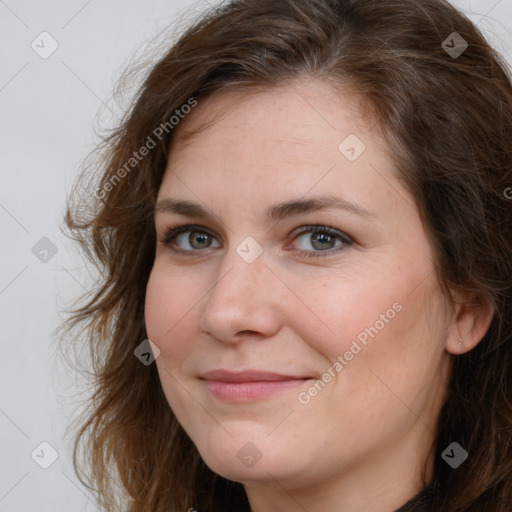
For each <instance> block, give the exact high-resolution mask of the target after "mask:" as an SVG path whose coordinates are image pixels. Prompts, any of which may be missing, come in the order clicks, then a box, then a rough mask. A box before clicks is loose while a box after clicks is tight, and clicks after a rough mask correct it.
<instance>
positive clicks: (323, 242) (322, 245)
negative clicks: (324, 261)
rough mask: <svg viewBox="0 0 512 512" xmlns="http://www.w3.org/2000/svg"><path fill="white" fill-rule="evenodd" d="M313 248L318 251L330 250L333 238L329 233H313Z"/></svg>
mask: <svg viewBox="0 0 512 512" xmlns="http://www.w3.org/2000/svg"><path fill="white" fill-rule="evenodd" d="M313 247H315V248H316V249H330V248H331V247H332V237H331V235H329V234H327V233H313Z"/></svg>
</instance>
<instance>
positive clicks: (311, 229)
mask: <svg viewBox="0 0 512 512" xmlns="http://www.w3.org/2000/svg"><path fill="white" fill-rule="evenodd" d="M192 231H195V232H199V233H201V234H207V235H209V236H212V237H214V238H215V235H214V234H213V233H211V232H210V231H209V230H207V229H206V228H204V227H202V226H197V225H178V226H174V227H170V228H168V229H167V230H166V231H165V233H164V237H163V240H161V243H163V244H164V245H166V246H169V247H170V246H171V244H172V242H173V241H174V239H175V238H176V237H177V236H178V235H179V234H181V233H187V232H192ZM307 233H311V234H312V233H327V234H329V235H332V236H334V237H336V238H338V240H340V241H341V242H343V245H341V246H338V247H337V248H335V249H330V250H326V251H305V250H298V251H296V252H298V253H299V254H301V255H302V256H305V257H307V258H322V257H327V256H330V255H332V254H334V253H338V252H340V251H342V250H344V249H345V248H347V247H348V246H350V245H352V244H353V242H354V240H353V239H352V238H351V237H350V236H348V235H347V234H346V233H343V232H342V231H338V230H337V229H333V228H330V227H328V226H322V225H319V224H315V225H309V226H303V227H302V228H301V229H300V230H294V231H293V232H292V235H293V236H294V238H293V239H292V242H293V241H294V240H295V239H296V238H298V237H299V236H301V235H304V234H307ZM290 243H291V242H290ZM288 245H289V244H288ZM172 250H173V251H174V252H176V253H180V254H186V255H188V256H196V255H197V254H194V253H199V252H200V251H201V250H200V249H196V250H183V249H176V248H174V247H172Z"/></svg>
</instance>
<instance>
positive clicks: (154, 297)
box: [144, 267, 199, 359]
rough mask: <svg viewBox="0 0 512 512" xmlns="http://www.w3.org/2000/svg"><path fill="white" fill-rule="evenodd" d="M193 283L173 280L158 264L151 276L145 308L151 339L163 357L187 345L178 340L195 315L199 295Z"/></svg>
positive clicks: (174, 353)
mask: <svg viewBox="0 0 512 512" xmlns="http://www.w3.org/2000/svg"><path fill="white" fill-rule="evenodd" d="M192 284H193V283H191V282H190V280H188V279H187V281H186V283H185V282H182V283H180V282H179V280H177V279H176V278H172V279H171V278H169V276H168V274H167V273H166V272H165V271H163V270H161V269H160V268H158V267H155V268H154V269H153V271H152V272H151V275H150V277H149V280H148V284H147V287H146V301H145V310H144V315H145V322H146V331H147V334H148V338H149V339H150V340H151V341H153V342H154V343H155V344H156V345H157V346H158V348H159V349H160V351H161V355H162V356H164V357H163V359H165V356H166V355H169V353H171V352H172V355H173V356H176V355H178V354H177V352H179V351H180V349H181V347H182V346H186V345H187V344H186V343H178V342H177V340H184V339H185V338H186V332H187V331H188V330H189V329H190V328H191V322H192V321H193V318H194V313H195V310H194V307H193V306H194V304H196V303H197V298H196V294H194V289H193V286H192ZM198 306H199V304H197V305H196V307H198ZM159 359H160V358H159Z"/></svg>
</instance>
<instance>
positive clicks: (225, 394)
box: [205, 379, 309, 402]
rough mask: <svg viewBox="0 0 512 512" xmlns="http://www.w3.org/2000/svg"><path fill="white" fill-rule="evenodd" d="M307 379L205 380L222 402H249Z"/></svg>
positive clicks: (213, 393) (276, 392) (274, 393)
mask: <svg viewBox="0 0 512 512" xmlns="http://www.w3.org/2000/svg"><path fill="white" fill-rule="evenodd" d="M307 380H309V379H294V380H259V381H254V382H221V381H217V380H206V381H205V384H206V387H207V388H208V391H210V393H211V394H212V395H213V396H214V397H216V398H218V399H219V400H223V401H224V402H251V401H253V400H258V399H260V398H267V397H269V396H272V395H276V394H278V393H281V392H282V391H286V390H288V389H292V388H295V387H297V386H299V385H300V384H303V383H304V382H306V381H307Z"/></svg>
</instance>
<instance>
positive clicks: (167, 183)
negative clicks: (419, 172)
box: [145, 79, 492, 512]
mask: <svg viewBox="0 0 512 512" xmlns="http://www.w3.org/2000/svg"><path fill="white" fill-rule="evenodd" d="M199 128H201V130H198V129H199ZM349 134H356V135H357V137H358V138H359V139H360V140H361V141H363V142H364V144H365V146H366V149H365V150H364V152H363V153H362V154H361V155H360V156H359V157H358V158H357V159H356V160H355V161H352V162H351V161H349V160H348V159H347V158H346V157H345V156H344V154H342V153H341V152H340V150H339V149H338V146H339V144H340V143H341V142H342V141H343V140H344V139H345V138H346V137H347V136H348V135H349ZM386 150H387V148H386V145H385V143H384V141H383V140H382V139H381V138H380V136H379V133H378V132H377V131H376V129H375V127H373V128H372V126H371V124H370V123H368V122H367V121H366V120H365V119H364V118H363V117H362V115H361V111H360V109H359V108H358V103H357V99H356V98H355V97H354V96H353V95H348V94H346V95H342V94H340V92H339V91H338V92H335V91H334V90H333V89H332V88H331V87H330V86H329V85H327V84H326V83H323V82H321V81H319V80H315V79H311V80H307V81H302V82H296V83H293V84H288V85H284V86H282V87H279V88H273V89H269V90H264V91H259V92H252V93H245V94H239V93H235V92H233V91H224V92H221V93H217V94H216V95H214V96H213V97H210V98H209V99H207V100H205V101H203V102H200V103H199V105H198V106H197V107H196V108H195V109H194V111H193V112H192V113H191V114H190V115H189V116H188V117H187V118H186V119H185V120H184V121H182V123H181V125H180V126H179V127H178V131H177V132H176V138H175V139H174V141H173V146H172V148H171V153H170V158H169V161H168V165H167V169H166V171H165V175H164V178H163V181H162V185H161V188H160V190H159V193H158V201H161V200H163V199H166V198H172V199H176V200H189V201H193V202H196V203H199V204H200V205H202V206H203V207H205V208H207V209H208V210H209V212H210V216H209V218H207V219H198V218H196V217H189V216H186V215H181V214H177V213H168V212H163V211H160V212H158V213H157V214H156V216H155V225H156V231H157V237H158V242H157V251H156V257H155V262H154V267H153V269H152V272H151V276H150V279H149V282H148V285H147V295H146V313H145V314H146V326H147V332H148V337H149V338H150V339H151V340H152V341H153V343H154V344H155V345H156V346H157V347H158V348H159V350H160V355H159V357H158V358H157V359H156V365H157V368H158V372H159V376H160V379H161V383H162V387H163V390H164V393H165V396H166V398H167V400H168V402H169V405H170V407H171V408H172V410H173V411H174V413H175V415H176V417H177V419H178V421H179V422H180V424H181V425H182V426H183V428H184V429H185V430H186V432H187V433H188V435H189V436H190V437H191V439H192V440H193V442H194V443H195V445H196V446H197V448H198V450H199V452H200V454H201V456H202V457H203V459H204V460H205V462H206V464H208V466H209V467H210V468H211V469H212V470H213V471H215V472H217V473H219V474H220V475H223V476H225V477H227V478H230V479H232V480H235V481H238V482H242V483H243V484H244V486H245V489H246V492H247V495H248V497H249V501H250V504H251V509H252V511H253V512H264V511H265V512H268V511H272V512H277V511H283V512H284V511H286V512H290V511H292V512H293V511H304V510H308V511H315V512H323V511H327V510H342V511H343V512H356V511H361V510H365V511H368V512H372V511H375V512H377V511H379V512H383V511H392V510H394V509H395V508H398V507H399V506H401V505H402V504H403V503H405V502H406V501H407V500H408V499H410V498H412V497H413V496H415V495H416V494H417V493H418V492H419V491H420V490H421V489H422V480H421V471H422V467H423V465H424V463H425V461H427V464H426V466H427V475H426V476H427V480H428V481H429V480H430V479H431V477H432V459H431V458H430V457H428V451H429V448H430V445H431V443H432V441H433V439H434V436H435V425H436V419H437V417H438V414H439V410H440V407H441V405H442V401H443V397H444V394H445V389H446V386H447V383H448V379H449V376H450V370H451V362H452V361H451V360H452V357H453V356H452V355H451V354H459V353H461V352H463V351H465V350H470V349H471V348H473V347H474V346H475V345H476V344H477V343H478V341H479V340H480V339H481V338H482V337H483V335H484V334H485V331H486V330H487V328H488V325H489V322H490V319H491V316H492V315H491V313H490V312H489V311H485V310H483V309H482V308H475V307H473V308H471V307H466V306H464V305H463V304H462V302H463V301H464V300H465V298H466V297H462V296H461V297H459V298H460V304H458V305H457V306H456V307H455V310H454V311H453V312H452V310H451V309H450V308H449V303H448V301H447V299H446V298H445V296H444V295H443V293H442V291H441V289H440V286H439V284H438V281H437V278H436V274H435V272H434V259H433V252H432V248H431V246H430V244H429V242H428V239H427V236H426V234H425V230H424V227H423V225H422V222H421V220H420V217H419V214H418V209H417V207H416V206H415V202H414V199H413V197H412V196H411V194H410V193H409V191H408V190H406V189H405V188H404V186H403V185H402V184H401V182H399V181H398V179H397V177H396V176H395V174H394V164H393V161H392V159H391V156H390V154H389V153H388V152H387V151H386ZM326 194H330V195H336V196H337V197H343V198H344V199H347V200H349V201H351V202H353V203H357V204H358V205H360V206H363V207H364V208H366V209H367V210H370V211H371V212H372V215H373V216H372V217H371V218H366V217H363V216H360V215H356V214H354V213H351V212H348V211H345V210H342V209H335V208H330V209H319V210H317V211H313V212H308V213H301V214H296V215H294V216H291V217H288V218H285V219H282V220H279V221H278V222H275V221H274V222H272V221H269V220H267V219H266V218H265V214H266V211H267V209H268V208H269V207H270V206H271V205H274V204H276V203H281V202H285V201H290V200H294V199H308V198H312V197H314V196H320V195H326ZM175 224H179V225H200V226H202V227H204V228H205V229H206V230H208V231H209V232H211V233H212V235H213V236H212V237H211V238H208V237H206V240H207V241H208V240H211V242H209V243H211V245H210V247H209V248H198V249H197V248H196V249H194V246H191V245H190V241H189V233H186V234H184V235H181V236H179V237H178V238H177V239H175V240H174V245H173V244H171V245H165V244H164V243H163V240H164V237H165V232H166V229H168V228H169V227H172V226H173V225H175ZM311 224H318V225H321V226H327V227H331V228H333V229H336V230H339V231H341V232H342V233H345V234H347V235H349V236H350V237H352V238H353V240H354V242H353V243H352V244H351V245H348V244H347V245H342V247H343V248H342V249H341V250H338V252H332V254H330V255H328V256H323V257H318V258H312V257H311V258H308V257H307V256H306V255H305V254H304V253H301V252H300V251H301V250H302V251H306V252H309V253H311V252H316V253H321V252H322V251H321V250H319V249H318V245H315V244H314V242H313V241H312V235H311V233H307V232H303V233H300V234H297V233H295V234H294V233H293V232H294V231H295V230H297V228H301V227H304V226H308V225H311ZM192 231H194V229H192ZM249 236H250V237H253V238H254V239H255V240H256V241H257V242H258V244H259V245H260V246H261V248H262V251H263V252H262V253H261V254H260V255H259V256H258V258H257V259H255V261H253V262H252V263H248V262H246V261H245V260H244V259H243V258H242V257H241V256H240V255H239V254H238V253H237V251H236V248H237V246H238V245H239V244H240V243H241V242H242V241H243V240H244V239H245V238H246V237H249ZM202 240H203V241H204V238H203V239H202ZM330 240H331V241H332V240H333V239H330ZM334 240H335V241H336V242H335V244H337V247H336V246H335V247H334V248H333V251H335V250H336V249H337V248H338V249H339V247H340V245H339V244H340V243H342V242H341V241H339V240H337V239H336V238H335V239H334ZM192 241H193V242H195V241H197V238H193V240H192ZM196 247H197V246H196ZM180 248H181V249H182V250H183V251H186V250H188V251H190V252H191V251H195V253H194V254H193V255H191V254H190V252H188V253H186V254H182V253H177V252H175V250H174V249H180ZM251 250H252V249H251ZM393 304H395V307H396V305H397V304H399V305H400V306H401V309H400V311H399V312H396V314H395V315H394V318H392V319H391V320H389V319H388V322H385V325H384V327H383V328H382V329H380V330H379V331H378V334H377V335H374V336H373V337H368V342H367V345H366V346H365V345H363V344H362V343H359V345H360V346H361V347H362V349H361V350H360V351H359V352H358V353H357V354H355V355H354V356H353V358H352V359H351V360H350V361H349V362H348V363H347V364H346V366H344V367H343V369H342V371H339V372H336V371H334V372H333V370H332V369H331V374H332V373H334V377H332V378H331V380H330V381H329V382H328V383H327V384H326V385H325V386H324V387H323V388H322V389H321V391H319V392H318V393H317V394H316V396H314V397H311V399H310V401H309V402H308V403H307V404H302V403H300V401H299V400H298V394H299V393H300V392H301V391H306V392H307V390H308V389H310V388H311V386H312V384H313V383H314V382H316V381H317V380H318V379H322V375H324V374H325V373H326V372H327V371H328V369H329V368H332V366H333V362H335V361H336V360H337V358H338V356H343V354H345V352H346V351H347V350H349V348H350V346H351V343H352V342H353V340H355V339H356V337H357V336H358V335H359V334H360V333H361V332H363V331H364V329H365V328H368V327H369V326H374V325H376V321H377V320H379V318H382V317H381V316H380V315H382V314H385V313H386V311H388V310H389V309H390V308H391V309H393ZM379 325H380V324H379ZM459 337H462V339H463V340H464V341H463V345H462V346H460V344H459V342H458V340H459ZM218 368H225V369H231V370H235V371H236V370H245V369H260V370H267V371H274V372H278V373H286V374H293V375H307V376H309V377H310V378H311V380H310V381H308V382H306V383H303V384H301V385H300V386H299V387H297V388H293V389H289V390H287V391H283V392H281V393H278V394H276V395H273V396H271V397H267V398H264V399H259V400H255V401H252V402H248V403H242V404H240V403H236V404H232V403H225V402H222V401H219V400H218V399H217V398H215V397H214V396H213V395H212V394H211V393H210V392H209V391H208V389H207V388H206V386H205V383H204V381H203V380H201V379H200V378H199V376H200V375H203V374H204V373H205V372H207V371H210V370H214V369H218ZM331 376H332V375H331ZM303 396H304V395H303ZM247 443H252V445H254V447H256V449H257V451H256V450H255V449H254V448H253V447H252V446H251V448H245V450H252V451H254V453H259V454H260V455H261V458H260V459H259V460H258V461H257V463H256V464H254V465H253V466H252V467H247V466H246V465H244V464H243V463H242V461H241V460H240V459H239V458H238V457H237V453H239V451H240V450H241V449H242V447H244V446H245V445H246V444H247ZM242 453H245V452H242Z"/></svg>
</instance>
